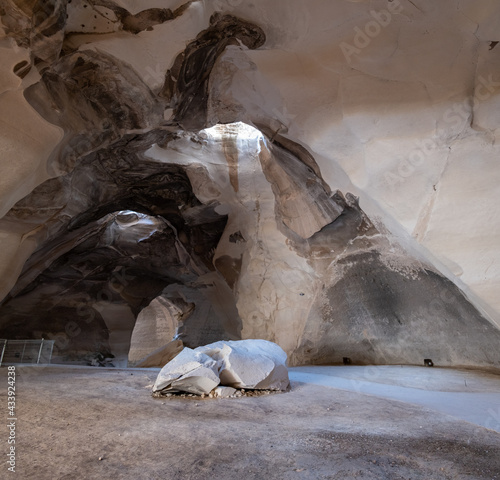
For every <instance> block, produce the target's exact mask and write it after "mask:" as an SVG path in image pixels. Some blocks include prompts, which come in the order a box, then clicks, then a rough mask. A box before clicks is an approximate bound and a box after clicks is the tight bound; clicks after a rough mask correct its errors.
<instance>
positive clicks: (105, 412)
mask: <svg viewBox="0 0 500 480" xmlns="http://www.w3.org/2000/svg"><path fill="white" fill-rule="evenodd" d="M157 372H158V370H149V371H147V370H139V369H131V370H118V369H104V368H69V367H46V368H43V367H42V368H36V367H22V368H21V367H17V377H16V395H17V396H16V413H17V417H16V418H17V423H16V444H15V446H16V467H15V473H12V472H9V471H8V470H7V467H8V464H7V463H6V462H4V465H2V467H1V468H2V470H0V478H2V479H3V478H6V479H7V478H21V479H36V480H45V479H50V480H53V479H87V478H88V479H106V480H107V479H169V480H171V479H172V480H173V479H222V480H224V479H238V480H243V479H245V480H246V479H280V480H282V479H290V480H292V479H339V480H348V479H353V478H356V479H358V478H362V479H377V480H380V479H391V480H392V479H394V480H396V479H405V480H410V479H411V480H420V479H421V480H434V479H436V480H438V479H439V480H441V479H443V480H444V479H489V480H493V479H500V434H499V433H496V432H493V431H491V430H487V429H485V428H483V427H479V426H477V425H473V424H470V423H466V422H464V421H460V420H457V419H455V418H452V417H449V416H446V415H443V414H438V413H436V412H435V411H434V410H429V409H426V408H424V407H417V406H413V405H408V404H405V403H402V402H396V401H392V400H386V399H382V398H377V397H373V396H369V395H363V394H359V393H355V392H347V391H342V390H335V389H331V388H326V387H322V386H315V385H308V384H305V383H298V382H293V383H292V390H291V391H290V392H289V393H283V394H273V395H264V396H260V397H243V398H232V399H208V398H207V399H200V398H196V399H194V398H164V399H154V398H152V397H151V394H150V387H148V386H150V385H151V384H152V383H153V382H154V380H155V378H156V375H157ZM146 387H148V388H146ZM0 408H1V409H2V410H3V412H4V415H3V416H4V418H7V417H8V415H7V412H8V410H7V368H6V367H2V368H1V369H0ZM2 423H3V424H4V426H3V427H2V429H1V430H0V435H2V436H3V438H5V439H7V438H8V431H7V428H6V426H5V425H6V424H7V422H2ZM2 445H3V449H4V450H5V452H3V453H7V448H8V445H7V442H6V441H5V442H4V441H3V440H2ZM5 457H6V456H4V458H5Z"/></svg>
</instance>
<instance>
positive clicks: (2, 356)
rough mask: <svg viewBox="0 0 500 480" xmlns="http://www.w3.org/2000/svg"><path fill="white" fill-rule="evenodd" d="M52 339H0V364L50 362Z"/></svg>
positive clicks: (52, 346)
mask: <svg viewBox="0 0 500 480" xmlns="http://www.w3.org/2000/svg"><path fill="white" fill-rule="evenodd" d="M54 342H55V341H54V340H43V339H42V340H5V339H0V349H1V353H0V365H12V364H16V363H29V364H36V363H50V360H51V358H52V350H53V348H54Z"/></svg>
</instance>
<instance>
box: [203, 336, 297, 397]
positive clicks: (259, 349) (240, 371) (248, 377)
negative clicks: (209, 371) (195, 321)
mask: <svg viewBox="0 0 500 480" xmlns="http://www.w3.org/2000/svg"><path fill="white" fill-rule="evenodd" d="M195 352H201V353H204V354H205V355H208V356H209V357H211V358H213V359H214V360H215V361H216V362H217V366H218V369H219V377H220V382H221V385H226V386H229V387H233V388H245V389H250V390H286V389H287V388H288V385H289V384H290V381H289V379H288V369H287V367H286V359H287V356H286V353H285V352H284V351H283V349H282V348H281V347H280V346H279V345H276V344H275V343H273V342H268V341H267V340H238V341H222V342H215V343H211V344H209V345H205V346H204V347H198V348H196V349H195Z"/></svg>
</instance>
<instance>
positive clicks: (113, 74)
mask: <svg viewBox="0 0 500 480" xmlns="http://www.w3.org/2000/svg"><path fill="white" fill-rule="evenodd" d="M499 14H500V7H499V6H498V5H497V4H496V2H495V1H493V0H491V1H490V0H474V1H472V0H443V1H442V2H439V3H438V2H432V1H431V0H418V1H416V0H414V1H409V0H392V1H391V0H387V1H386V0H376V1H350V0H338V1H335V2H327V1H323V0H308V1H305V0H286V1H285V0H275V1H273V2H265V1H264V0H253V1H249V2H246V1H245V2H243V1H242V0H194V1H188V2H184V3H183V2H179V1H174V0H162V1H159V0H158V1H155V0H147V1H141V2H138V1H134V0H121V1H112V0H94V1H85V0H50V1H36V0H3V1H2V2H1V3H0V19H1V25H0V26H1V28H2V30H3V33H2V37H1V39H0V58H1V59H2V63H1V65H2V67H1V75H0V104H1V105H2V107H1V110H0V112H1V115H2V117H1V119H2V127H1V132H2V135H1V138H0V152H1V157H0V168H1V180H0V198H1V203H0V210H1V215H2V217H1V219H0V241H1V245H2V248H1V249H0V271H1V276H0V299H1V300H0V337H2V338H42V337H43V338H50V339H54V340H56V344H55V352H54V360H55V361H61V362H73V363H88V362H92V359H95V357H96V356H98V358H99V359H108V360H109V361H110V362H113V364H114V365H116V366H123V365H127V362H128V361H130V364H134V363H135V362H137V361H139V360H140V359H141V358H143V357H145V356H146V355H147V354H149V353H151V352H153V351H154V350H156V349H157V348H159V347H161V346H163V345H165V344H167V343H169V342H170V341H172V340H173V339H174V338H175V339H181V340H182V341H183V342H184V344H185V345H187V346H190V347H197V346H199V345H203V344H206V343H210V342H213V341H217V340H222V339H233V340H234V339H242V338H263V339H267V340H272V341H275V342H277V343H278V344H279V345H280V346H281V347H283V348H284V349H285V351H286V352H287V354H288V355H289V362H290V363H291V364H307V363H339V362H342V361H343V359H344V358H349V359H350V361H351V362H353V363H360V364H368V363H376V364H378V363H388V364H397V363H405V364H422V363H423V360H424V358H431V359H432V360H433V361H434V363H435V364H437V365H445V366H482V367H492V368H498V367H499V365H500V349H499V348H498V347H499V345H500V299H499V297H498V295H497V292H498V288H499V285H500V280H499V273H500V262H499V258H500V250H499V248H500V217H499V215H500V213H499V212H500V211H499V210H498V209H497V208H496V204H497V201H499V200H500V187H499V185H500V182H499V180H500V178H499V175H500V173H499V172H500V168H499V164H498V153H499V152H498V151H497V150H498V145H497V143H498V142H497V141H496V140H497V136H498V135H499V131H500V130H499V120H500V117H499V113H498V112H499V109H498V102H499V101H500V100H499V99H500V96H499V95H498V93H499V87H500V62H499V61H498V60H499V58H498V55H499V54H500V47H498V48H496V46H497V43H498V42H499V41H500V38H497V37H498V35H499V32H500V29H499V28H498V27H499V25H498V24H499V23H500V15H499Z"/></svg>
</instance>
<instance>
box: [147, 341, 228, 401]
mask: <svg viewBox="0 0 500 480" xmlns="http://www.w3.org/2000/svg"><path fill="white" fill-rule="evenodd" d="M219 383H220V381H219V375H218V366H217V362H216V361H215V360H213V359H212V358H210V357H209V356H207V355H205V354H204V353H202V352H197V351H195V350H192V349H191V348H187V347H185V348H184V349H183V350H182V351H181V353H179V354H178V355H177V356H176V357H175V358H174V359H173V360H171V361H170V362H168V363H167V364H166V365H165V366H164V367H163V368H162V369H161V371H160V373H159V374H158V377H157V378H156V382H155V384H154V386H153V393H157V392H164V393H167V392H187V393H194V394H196V395H202V394H208V393H210V392H211V391H212V390H213V389H214V388H215V387H216V386H217V385H219Z"/></svg>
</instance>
